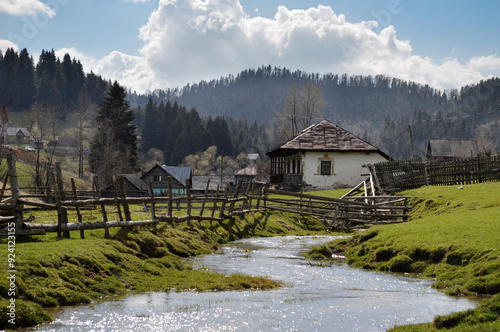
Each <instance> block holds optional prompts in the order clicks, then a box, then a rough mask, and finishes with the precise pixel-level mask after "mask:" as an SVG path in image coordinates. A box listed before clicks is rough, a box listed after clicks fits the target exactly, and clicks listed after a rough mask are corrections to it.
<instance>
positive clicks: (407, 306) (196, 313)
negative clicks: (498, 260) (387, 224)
mask: <svg viewBox="0 0 500 332" xmlns="http://www.w3.org/2000/svg"><path fill="white" fill-rule="evenodd" d="M331 239H332V237H290V236H289V237H275V238H259V239H246V240H241V241H237V242H235V243H233V244H231V245H227V246H225V247H223V248H222V249H221V250H219V252H217V253H216V254H213V255H208V256H204V257H198V258H195V259H193V264H194V266H195V267H199V268H207V267H208V268H210V269H211V270H213V271H216V272H220V273H225V274H231V273H244V274H250V275H255V276H268V277H270V278H272V279H275V280H280V281H282V282H283V283H284V284H285V285H286V287H284V288H282V289H279V290H273V291H238V292H213V293H195V292H187V293H174V292H170V293H149V294H141V295H132V296H128V297H126V298H123V299H118V300H113V301H102V302H99V303H95V304H92V305H88V306H79V307H73V308H67V309H65V310H63V311H62V312H60V313H59V314H58V316H57V319H56V321H55V322H53V323H52V324H50V325H45V326H43V327H42V330H57V331H385V330H386V329H388V328H390V327H392V326H394V325H401V324H409V323H419V322H429V321H432V320H433V318H434V317H435V316H436V315H444V314H448V313H450V312H454V311H462V310H466V309H469V308H473V307H474V306H475V304H474V303H473V302H471V301H468V300H466V299H455V298H452V297H447V296H445V295H443V294H441V293H439V292H437V291H435V290H434V289H432V288H431V287H430V282H429V281H424V280H415V279H411V278H405V277H397V276H393V275H388V274H380V273H373V272H367V271H362V270H358V269H352V268H349V267H348V266H346V265H345V264H339V265H333V266H331V267H321V266H316V265H315V264H314V263H312V262H309V261H306V260H304V259H303V258H302V256H301V254H300V253H301V252H302V251H304V250H306V249H307V248H308V247H309V246H311V245H314V244H319V243H323V242H326V241H329V240H331Z"/></svg>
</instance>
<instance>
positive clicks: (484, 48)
mask: <svg viewBox="0 0 500 332" xmlns="http://www.w3.org/2000/svg"><path fill="white" fill-rule="evenodd" d="M498 14H500V2H499V1H493V0H490V1H463V0H455V1H451V0H441V1H429V0H384V1H377V0H361V1H356V0H336V1H334V0H332V1H317V0H316V1H309V0H301V1H299V0H292V1H274V0H267V1H264V0H257V1H250V0H162V1H158V0H156V1H153V0H149V1H148V0H127V1H125V0H2V1H1V2H0V49H1V50H2V51H5V49H6V48H7V47H15V48H16V49H18V50H20V49H22V48H25V47H26V48H27V49H28V51H29V52H30V53H31V54H33V55H34V56H35V57H37V56H38V55H39V54H40V52H41V50H42V49H54V50H55V51H56V52H57V54H59V55H60V56H61V57H62V56H63V55H64V53H70V54H71V55H72V56H73V57H76V58H78V59H80V60H81V61H82V63H83V65H84V68H85V70H86V71H90V70H93V71H94V72H97V73H99V74H101V75H103V76H104V77H106V78H111V79H117V80H118V81H119V82H120V83H121V84H123V85H125V86H127V87H129V88H132V89H135V90H137V91H145V90H154V89H157V88H166V87H175V86H183V85H185V84H186V83H194V82H198V81H200V80H203V79H204V80H210V79H212V78H218V77H220V76H225V75H228V74H236V73H238V72H239V71H241V70H244V69H247V68H256V67H258V66H260V65H268V64H269V65H271V66H281V67H287V68H291V69H301V70H305V71H309V72H319V73H320V74H322V73H329V72H334V73H338V74H343V73H348V74H351V75H377V74H384V75H388V76H395V77H399V78H402V79H408V80H415V81H417V82H419V83H422V84H429V85H431V86H434V87H436V88H442V89H450V88H459V87H460V86H463V85H466V84H473V83H477V82H479V80H481V79H485V78H488V77H491V76H500V43H499V42H498V38H499V37H498V36H500V19H499V18H498ZM35 60H36V59H35Z"/></svg>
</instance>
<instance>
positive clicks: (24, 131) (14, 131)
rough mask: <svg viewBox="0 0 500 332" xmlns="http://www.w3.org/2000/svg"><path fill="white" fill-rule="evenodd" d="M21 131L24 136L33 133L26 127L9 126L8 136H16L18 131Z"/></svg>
mask: <svg viewBox="0 0 500 332" xmlns="http://www.w3.org/2000/svg"><path fill="white" fill-rule="evenodd" d="M19 131H20V132H21V133H22V134H23V135H24V136H26V137H30V136H31V134H30V132H29V131H28V129H26V128H20V127H8V128H7V136H16V135H17V133H18V132H19Z"/></svg>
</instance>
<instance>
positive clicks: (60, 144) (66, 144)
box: [47, 137, 78, 154]
mask: <svg viewBox="0 0 500 332" xmlns="http://www.w3.org/2000/svg"><path fill="white" fill-rule="evenodd" d="M47 149H48V150H49V153H53V154H77V152H78V142H77V140H76V139H74V138H70V137H58V138H57V139H55V140H52V141H49V143H47Z"/></svg>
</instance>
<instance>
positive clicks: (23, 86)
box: [14, 49, 36, 110]
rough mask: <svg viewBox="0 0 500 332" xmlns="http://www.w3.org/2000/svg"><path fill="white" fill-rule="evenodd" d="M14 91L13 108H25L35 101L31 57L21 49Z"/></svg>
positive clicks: (33, 69)
mask: <svg viewBox="0 0 500 332" xmlns="http://www.w3.org/2000/svg"><path fill="white" fill-rule="evenodd" d="M15 89H16V91H15V94H14V108H15V109H17V110H25V109H28V108H30V106H31V105H32V104H33V103H34V102H35V95H36V85H35V66H34V64H33V58H32V57H30V55H29V54H28V50H27V49H23V50H22V51H21V53H20V54H19V66H18V71H17V77H16V87H15Z"/></svg>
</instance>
